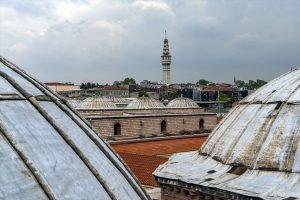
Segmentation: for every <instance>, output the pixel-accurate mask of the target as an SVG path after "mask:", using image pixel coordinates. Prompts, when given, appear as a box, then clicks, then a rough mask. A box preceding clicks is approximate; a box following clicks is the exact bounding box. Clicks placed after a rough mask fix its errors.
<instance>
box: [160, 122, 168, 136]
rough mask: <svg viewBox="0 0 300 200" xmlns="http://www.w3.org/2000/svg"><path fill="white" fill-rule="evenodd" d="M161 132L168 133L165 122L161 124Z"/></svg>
mask: <svg viewBox="0 0 300 200" xmlns="http://www.w3.org/2000/svg"><path fill="white" fill-rule="evenodd" d="M160 131H161V132H162V133H163V132H167V122H166V121H165V120H162V121H161V123H160Z"/></svg>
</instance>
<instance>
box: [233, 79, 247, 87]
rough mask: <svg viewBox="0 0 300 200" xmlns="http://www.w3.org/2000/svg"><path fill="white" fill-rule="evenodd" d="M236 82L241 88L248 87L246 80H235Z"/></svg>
mask: <svg viewBox="0 0 300 200" xmlns="http://www.w3.org/2000/svg"><path fill="white" fill-rule="evenodd" d="M235 84H236V86H238V87H239V88H244V87H246V83H245V81H241V80H237V81H235Z"/></svg>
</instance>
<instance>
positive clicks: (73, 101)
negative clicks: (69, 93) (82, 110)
mask: <svg viewBox="0 0 300 200" xmlns="http://www.w3.org/2000/svg"><path fill="white" fill-rule="evenodd" d="M68 102H69V104H70V105H71V106H73V108H78V106H79V105H80V103H81V102H82V101H81V100H79V99H68Z"/></svg>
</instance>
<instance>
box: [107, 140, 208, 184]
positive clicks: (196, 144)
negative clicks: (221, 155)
mask: <svg viewBox="0 0 300 200" xmlns="http://www.w3.org/2000/svg"><path fill="white" fill-rule="evenodd" d="M206 139H207V135H189V136H176V137H164V138H153V139H140V140H128V141H118V142H111V146H112V147H113V148H114V149H115V151H117V152H118V153H119V155H120V156H121V157H122V159H123V160H124V161H125V162H126V164H127V165H128V166H129V168H130V169H131V170H132V172H133V173H134V174H135V176H136V177H137V178H138V179H139V181H140V182H141V183H142V184H143V185H150V186H157V183H156V181H155V179H154V177H153V176H152V172H153V171H154V170H155V169H156V168H157V167H158V166H159V165H160V164H162V163H164V162H166V161H167V160H168V158H167V157H168V155H170V154H173V153H178V152H185V151H194V150H198V149H200V147H201V145H202V144H203V143H204V142H205V140H206Z"/></svg>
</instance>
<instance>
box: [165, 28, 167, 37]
mask: <svg viewBox="0 0 300 200" xmlns="http://www.w3.org/2000/svg"><path fill="white" fill-rule="evenodd" d="M165 38H167V30H165Z"/></svg>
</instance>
